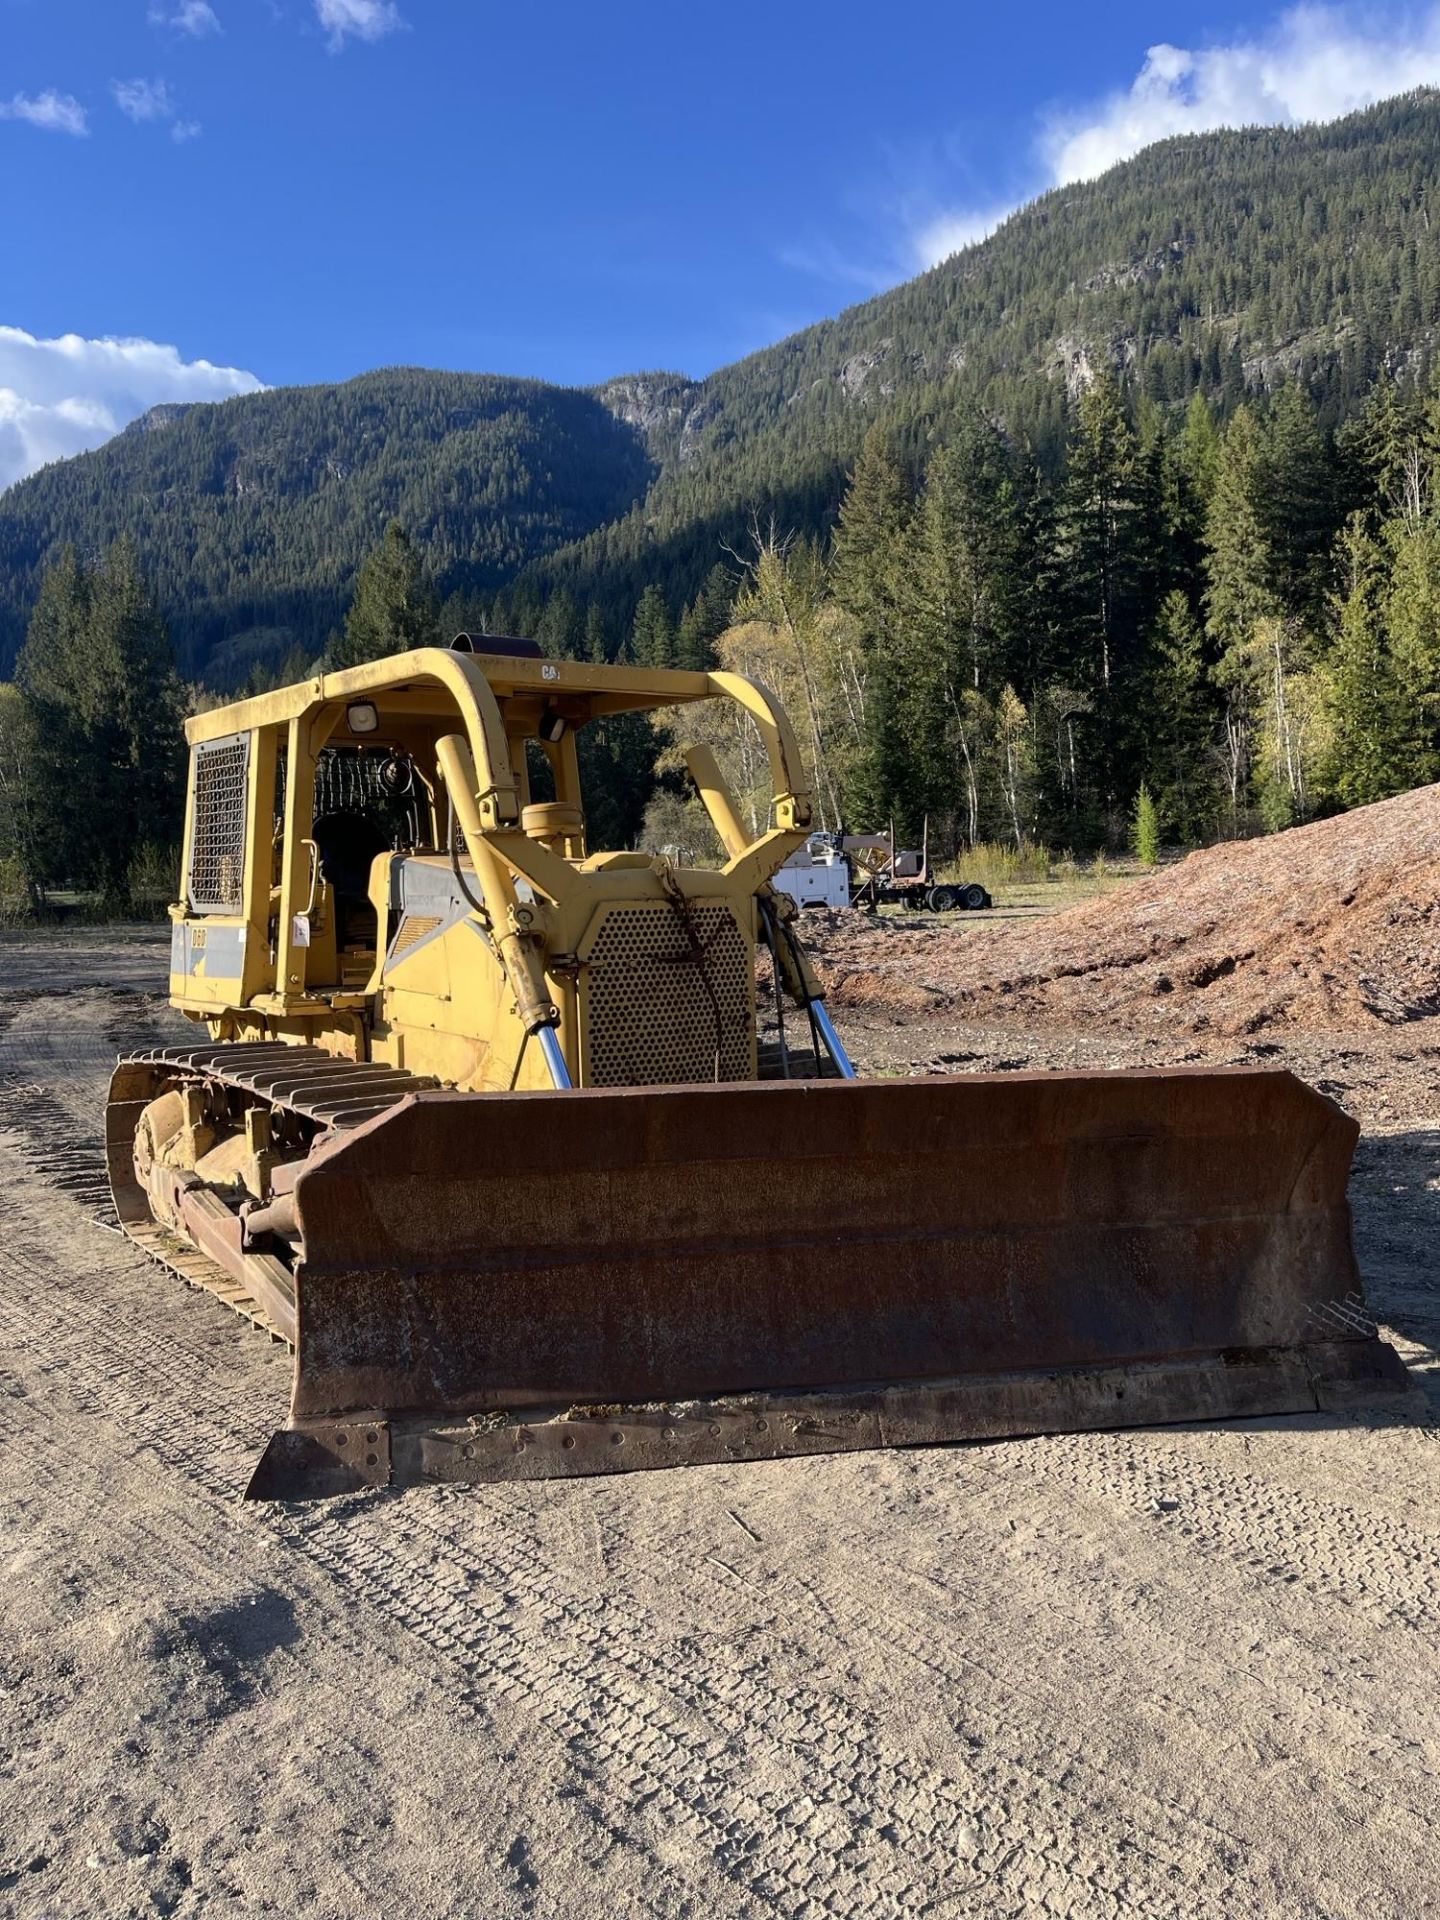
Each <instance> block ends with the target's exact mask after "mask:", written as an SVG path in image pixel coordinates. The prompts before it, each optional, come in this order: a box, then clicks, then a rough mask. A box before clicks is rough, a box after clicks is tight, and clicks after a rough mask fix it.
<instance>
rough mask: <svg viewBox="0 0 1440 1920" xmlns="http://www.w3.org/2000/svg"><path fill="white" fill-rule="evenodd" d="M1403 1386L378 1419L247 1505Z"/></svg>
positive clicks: (1305, 1404)
mask: <svg viewBox="0 0 1440 1920" xmlns="http://www.w3.org/2000/svg"><path fill="white" fill-rule="evenodd" d="M1407 1386H1408V1380H1407V1377H1406V1374H1405V1369H1404V1368H1403V1367H1402V1366H1401V1364H1400V1362H1399V1360H1398V1359H1397V1358H1396V1356H1395V1354H1394V1353H1393V1352H1392V1351H1391V1349H1390V1348H1389V1347H1387V1346H1385V1345H1384V1343H1383V1342H1381V1341H1379V1340H1375V1339H1373V1338H1372V1339H1352V1340H1345V1341H1337V1342H1320V1343H1317V1344H1315V1345H1313V1346H1307V1347H1304V1348H1290V1349H1283V1350H1279V1351H1273V1352H1259V1353H1244V1354H1241V1353H1233V1352H1232V1353H1230V1354H1228V1355H1223V1356H1222V1355H1201V1356H1198V1357H1195V1358H1191V1359H1186V1360H1172V1361H1152V1362H1140V1363H1136V1364H1134V1365H1131V1366H1126V1367H1110V1368H1100V1369H1094V1370H1085V1369H1076V1370H1073V1371H1069V1372H1052V1373H1043V1372H1028V1373H1001V1374H973V1375H971V1376H969V1377H968V1378H966V1379H961V1380H938V1381H911V1382H904V1383H900V1384H896V1385H891V1386H882V1387H861V1388H855V1389H851V1390H850V1391H848V1392H846V1393H843V1394H834V1393H791V1394H744V1395H732V1396H729V1397H726V1398H723V1399H716V1400H691V1401H686V1402H682V1403H680V1404H677V1405H672V1406H664V1405H661V1406H648V1407H645V1406H641V1407H634V1406H610V1407H571V1408H558V1407H557V1408H535V1409H533V1410H531V1411H530V1412H529V1413H528V1414H523V1415H522V1414H512V1415H508V1416H498V1417H497V1416H484V1417H481V1418H479V1419H476V1420H473V1421H469V1422H464V1423H459V1422H449V1423H446V1422H444V1421H436V1420H433V1419H430V1418H427V1417H426V1416H424V1415H402V1416H399V1417H396V1418H394V1419H390V1420H385V1419H381V1418H379V1417H378V1416H377V1417H376V1418H375V1419H374V1420H373V1421H368V1422H362V1421H361V1420H359V1419H355V1420H349V1421H343V1422H316V1423H310V1424H307V1425H306V1426H305V1427H303V1428H301V1429H299V1430H295V1429H287V1430H283V1431H281V1432H279V1433H277V1434H275V1435H274V1436H273V1437H272V1439H271V1441H270V1443H269V1445H268V1446H267V1447H266V1449H265V1452H264V1454H263V1456H262V1457H261V1460H260V1462H259V1464H258V1466H257V1467H256V1470H255V1474H254V1476H253V1478H252V1480H251V1482H250V1486H249V1488H248V1489H247V1492H246V1498H247V1499H251V1500H305V1499H317V1498H324V1497H325V1496H327V1495H331V1494H335V1493H348V1492H356V1491H359V1490H361V1489H362V1488H364V1487H367V1486H370V1487H373V1486H424V1485H436V1484H442V1485H443V1484H448V1483H455V1482H469V1483H481V1484H495V1483H497V1482H502V1481H511V1480H560V1479H574V1478H577V1477H581V1476H584V1475H589V1474H601V1473H634V1472H648V1471H653V1470H655V1469H657V1468H664V1467H698V1466H716V1465H731V1464H735V1463H737V1462H741V1461H746V1460H780V1459H790V1458H793V1457H795V1456H797V1455H801V1454H812V1453H842V1452H853V1451H857V1450H862V1449H865V1448H873V1447H914V1446H933V1445H935V1444H937V1443H948V1442H956V1441H969V1440H985V1439H992V1438H995V1437H996V1436H999V1435H1002V1434H1026V1433H1057V1432H1071V1433H1073V1432H1086V1431H1093V1430H1096V1429H1100V1428H1117V1427H1137V1426H1149V1425H1161V1424H1173V1423H1175V1422H1177V1421H1192V1420H1221V1419H1235V1418H1254V1417H1256V1416H1258V1415H1263V1414H1286V1413H1310V1412H1315V1411H1317V1410H1318V1411H1327V1410H1332V1409H1336V1408H1343V1407H1346V1406H1349V1405H1353V1404H1356V1403H1357V1402H1358V1401H1361V1400H1370V1399H1373V1398H1374V1396H1375V1395H1376V1394H1377V1393H1393V1392H1396V1391H1404V1390H1405V1389H1406V1388H1407Z"/></svg>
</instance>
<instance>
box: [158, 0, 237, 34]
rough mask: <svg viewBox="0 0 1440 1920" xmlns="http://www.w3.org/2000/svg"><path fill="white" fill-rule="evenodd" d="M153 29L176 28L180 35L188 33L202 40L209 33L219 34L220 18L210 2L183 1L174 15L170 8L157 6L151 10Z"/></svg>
mask: <svg viewBox="0 0 1440 1920" xmlns="http://www.w3.org/2000/svg"><path fill="white" fill-rule="evenodd" d="M150 24H151V26H152V27H174V28H175V30H176V31H177V32H178V33H188V34H191V35H193V36H194V38H195V39H197V40H202V39H203V38H204V37H205V35H206V34H207V33H219V32H220V31H221V28H220V16H219V15H218V14H217V13H216V11H215V9H214V8H213V7H212V6H211V5H210V0H182V4H181V5H180V6H178V7H176V8H175V10H174V12H173V13H172V12H171V11H170V9H169V7H168V6H155V7H151V9H150Z"/></svg>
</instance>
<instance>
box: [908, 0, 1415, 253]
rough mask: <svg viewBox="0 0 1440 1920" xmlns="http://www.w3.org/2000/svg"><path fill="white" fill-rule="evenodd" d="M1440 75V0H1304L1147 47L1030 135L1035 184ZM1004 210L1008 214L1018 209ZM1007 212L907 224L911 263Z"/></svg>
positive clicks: (951, 214)
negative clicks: (1120, 78)
mask: <svg viewBox="0 0 1440 1920" xmlns="http://www.w3.org/2000/svg"><path fill="white" fill-rule="evenodd" d="M1435 84H1440V7H1436V6H1431V7H1430V8H1428V9H1427V10H1426V11H1425V12H1424V13H1423V14H1421V15H1419V16H1416V15H1413V14H1410V15H1405V16H1403V17H1400V16H1394V15H1391V16H1390V17H1389V22H1388V24H1387V21H1386V19H1385V17H1377V16H1375V15H1373V14H1366V15H1365V16H1364V17H1363V18H1362V17H1361V16H1360V15H1358V14H1356V13H1352V12H1351V11H1350V10H1349V9H1347V8H1344V7H1327V6H1301V7H1295V8H1292V9H1291V10H1290V11H1288V12H1286V13H1283V14H1281V15H1280V16H1279V17H1278V18H1277V19H1276V20H1275V21H1274V23H1273V24H1272V25H1271V26H1270V27H1269V28H1267V29H1262V30H1261V31H1260V32H1258V33H1257V34H1255V35H1253V36H1252V37H1249V38H1246V39H1239V40H1234V41H1231V42H1229V43H1226V44H1221V45H1214V46H1202V47H1198V48H1191V47H1173V46H1170V45H1168V44H1164V43H1162V44H1161V45H1159V46H1154V47H1151V48H1150V49H1149V50H1148V52H1147V53H1146V55H1145V59H1144V61H1143V63H1142V64H1141V67H1140V71H1139V72H1138V73H1137V74H1136V76H1135V78H1134V80H1133V81H1131V83H1130V85H1129V86H1128V87H1127V88H1125V89H1124V90H1122V91H1117V92H1115V93H1112V94H1109V95H1107V96H1106V97H1105V98H1104V99H1102V100H1100V101H1098V102H1095V103H1094V104H1092V105H1091V106H1089V107H1087V108H1083V109H1079V110H1076V111H1072V112H1063V113H1055V114H1052V115H1051V116H1050V117H1049V118H1048V120H1047V121H1046V122H1045V123H1044V125H1043V126H1042V128H1041V132H1040V137H1039V140H1038V142H1037V149H1036V150H1037V158H1038V161H1039V166H1038V168H1037V174H1038V177H1037V179H1036V181H1035V184H1034V186H1033V188H1032V191H1033V192H1035V193H1039V192H1043V191H1044V189H1045V188H1047V187H1058V186H1065V185H1067V184H1068V183H1069V182H1070V181H1072V180H1090V179H1093V178H1094V177H1095V175H1096V174H1098V173H1103V172H1104V171H1105V169H1106V168H1107V167H1111V166H1114V164H1115V163H1116V162H1117V161H1119V160H1125V159H1128V158H1129V157H1130V156H1131V155H1132V154H1136V153H1139V151H1140V150H1141V148H1142V147H1148V146H1151V145H1152V144H1153V143H1154V142H1155V141H1157V140H1166V139H1169V138H1170V136H1171V135H1172V134H1178V133H1204V132H1207V131H1209V130H1210V129H1212V128H1216V127H1244V126H1296V125H1299V124H1301V123H1302V122H1305V121H1316V120H1335V119H1339V118H1340V117H1341V116H1342V115H1343V114H1347V113H1353V112H1355V111H1356V110H1357V109H1358V108H1360V107H1365V106H1369V105H1370V104H1371V103H1372V102H1374V101H1376V100H1384V99H1387V98H1389V97H1390V96H1391V95H1393V94H1397V93H1407V92H1409V91H1410V89H1411V88H1413V87H1419V86H1429V85H1435ZM1013 210H1014V209H1013V208H1007V209H1005V210H1004V212H1013ZM1004 212H1000V211H992V212H990V213H978V212H975V211H970V210H966V209H963V208H961V209H953V210H950V211H947V212H943V213H939V214H934V215H932V216H930V217H929V218H928V219H926V220H924V221H919V222H916V223H914V224H913V225H912V226H911V227H910V230H909V234H908V249H909V253H910V256H911V262H912V267H932V266H937V265H938V264H939V263H940V261H942V260H945V259H948V258H949V256H950V255H951V254H952V253H954V252H956V251H957V249H958V248H959V247H961V246H968V245H970V244H971V243H972V242H973V241H974V240H977V239H980V238H983V236H984V233H986V232H989V231H991V230H992V229H993V228H994V227H995V226H997V225H998V224H999V222H1000V220H1001V219H1002V218H1004Z"/></svg>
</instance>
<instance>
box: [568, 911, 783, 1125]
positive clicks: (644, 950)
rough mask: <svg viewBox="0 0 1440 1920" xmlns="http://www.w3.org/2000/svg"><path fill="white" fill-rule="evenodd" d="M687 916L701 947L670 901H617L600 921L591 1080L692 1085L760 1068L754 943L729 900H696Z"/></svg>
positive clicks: (591, 1009)
mask: <svg viewBox="0 0 1440 1920" xmlns="http://www.w3.org/2000/svg"><path fill="white" fill-rule="evenodd" d="M687 917H688V920H689V923H690V926H691V927H692V928H693V931H694V935H695V939H696V941H697V942H698V943H699V947H700V953H699V954H698V955H696V954H695V953H694V952H693V950H692V947H691V943H690V940H689V938H688V937H687V934H686V929H685V924H684V922H683V921H682V920H681V918H680V916H679V914H678V913H677V912H676V911H675V910H674V909H672V908H670V907H668V906H666V907H612V908H611V909H610V910H609V911H608V912H607V913H606V915H605V917H604V919H603V920H602V921H601V923H600V931H599V933H598V934H597V936H596V939H595V944H594V946H593V947H592V948H591V951H590V961H589V966H588V968H587V971H586V997H587V1019H586V1039H587V1046H586V1059H585V1074H584V1078H585V1084H586V1085H587V1086H591V1087H657V1086H684V1085H691V1084H695V1083H704V1082H707V1081H713V1080H748V1079H750V1077H751V1075H752V1074H753V1072H754V1067H753V1064H752V1061H753V1054H752V1047H753V1028H754V985H753V962H752V959H751V954H750V944H749V942H748V941H747V940H746V938H745V936H744V934H743V933H742V932H741V931H740V927H739V925H738V924H737V922H736V919H735V916H734V914H732V913H731V912H730V911H729V909H728V908H726V907H719V906H713V907H706V906H692V907H690V908H689V909H688V910H687ZM702 968H703V977H702ZM707 982H708V990H707V984H706V983H707ZM712 996H713V997H712ZM717 1013H718V1029H719V1030H718V1033H717ZM717 1054H718V1060H717Z"/></svg>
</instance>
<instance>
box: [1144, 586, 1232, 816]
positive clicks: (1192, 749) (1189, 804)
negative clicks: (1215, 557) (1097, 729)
mask: <svg viewBox="0 0 1440 1920" xmlns="http://www.w3.org/2000/svg"><path fill="white" fill-rule="evenodd" d="M1150 680H1151V688H1152V693H1151V699H1150V701H1149V702H1148V703H1147V707H1148V708H1149V712H1150V732H1149V751H1148V753H1147V754H1146V757H1145V764H1146V766H1147V767H1148V768H1149V774H1150V780H1151V782H1152V783H1153V785H1152V789H1151V790H1152V791H1153V793H1154V794H1155V797H1156V805H1157V807H1158V809H1159V811H1160V814H1161V817H1162V818H1163V820H1164V821H1165V823H1166V824H1167V826H1168V827H1169V828H1170V830H1171V832H1173V833H1174V834H1175V836H1176V837H1177V838H1178V839H1179V840H1181V841H1184V842H1187V843H1189V842H1194V841H1198V840H1200V839H1201V837H1202V836H1203V834H1204V832H1205V829H1206V827H1207V826H1208V824H1209V823H1210V820H1211V819H1212V817H1213V810H1214V798H1215V795H1214V785H1215V781H1214V771H1213V768H1214V762H1213V755H1212V747H1213V742H1214V734H1215V707H1214V696H1213V693H1212V691H1211V688H1210V684H1209V679H1208V676H1207V674H1206V671H1205V658H1204V636H1203V634H1202V633H1201V629H1200V622H1199V621H1198V620H1197V619H1196V617H1195V613H1194V610H1193V609H1192V607H1191V605H1190V602H1189V601H1188V600H1187V599H1186V597H1185V595H1184V594H1183V593H1181V592H1180V590H1179V589H1178V588H1176V589H1175V590H1173V591H1172V592H1171V593H1169V594H1167V595H1166V598H1165V602H1164V605H1163V606H1162V607H1161V609H1160V615H1159V619H1158V621H1157V623H1156V630H1155V640H1154V653H1153V665H1152V669H1151V676H1150Z"/></svg>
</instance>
